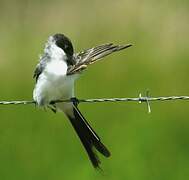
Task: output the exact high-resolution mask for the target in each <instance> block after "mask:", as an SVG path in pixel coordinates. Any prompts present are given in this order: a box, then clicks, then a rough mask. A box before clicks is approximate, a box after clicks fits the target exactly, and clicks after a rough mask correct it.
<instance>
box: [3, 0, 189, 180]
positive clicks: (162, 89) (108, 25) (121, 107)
mask: <svg viewBox="0 0 189 180" xmlns="http://www.w3.org/2000/svg"><path fill="white" fill-rule="evenodd" d="M188 19H189V1H186V0H183V1H178V0H172V1H171V0H167V1H165V0H164V1H163V0H160V1H150V0H143V1H139V0H134V1H132V0H119V1H115V0H114V1H113V0H109V1H99V0H94V1H87V0H83V1H68V0H62V1H61V0H54V1H50V0H47V1H45V0H40V1H37V0H34V1H24V0H20V1H18V0H17V1H16V0H12V1H5V0H0V22H1V26H0V100H30V99H32V91H33V87H34V84H35V81H34V80H33V79H32V76H33V71H34V69H35V66H36V64H37V62H38V59H39V54H41V53H42V51H43V47H44V43H45V41H46V39H47V37H48V36H49V35H52V34H54V33H57V32H60V33H64V34H66V35H67V36H68V37H70V38H71V39H72V42H73V44H74V48H75V51H80V50H82V49H84V48H90V47H93V46H95V45H98V44H103V43H107V42H114V43H118V44H125V43H126V44H127V43H132V44H133V47H131V48H129V49H127V50H125V51H121V52H119V53H116V54H113V55H111V56H108V57H106V58H105V59H104V60H103V61H101V62H98V63H96V64H94V65H92V66H90V67H89V68H88V70H87V71H86V72H84V73H83V75H82V76H81V78H80V79H79V80H78V81H77V84H76V95H77V97H78V98H103V97H137V96H138V95H139V93H142V94H143V95H145V92H146V90H148V89H149V90H150V95H151V96H172V95H189V83H188V77H189V71H188V69H189V39H188V34H189V23H188ZM151 108H152V113H151V114H148V113H147V107H146V104H145V103H144V104H139V103H134V102H119V103H93V104H87V103H85V104H84V103H83V104H80V109H81V111H82V112H83V114H84V116H85V117H86V118H87V119H88V120H89V122H90V124H91V125H92V126H93V127H94V129H95V130H96V132H97V133H98V134H99V136H100V137H101V138H102V141H103V142H104V143H105V144H106V145H107V146H108V148H109V149H110V151H111V153H112V156H111V157H110V158H109V159H106V158H104V157H102V156H100V158H101V160H102V168H103V170H104V173H100V172H98V171H95V170H94V169H93V167H92V166H91V164H90V162H89V160H88V157H87V155H86V153H85V151H84V149H83V147H82V145H81V143H80V141H79V139H78V138H77V136H76V134H75V132H74V131H73V128H72V127H71V125H70V123H69V122H68V121H67V119H66V117H65V116H64V115H63V114H61V113H58V114H54V113H52V112H51V111H43V110H42V109H37V108H35V107H34V106H33V105H17V106H16V105H9V106H3V105H1V106H0V179H2V180H26V179H27V180H62V179H66V180H75V179H77V180H78V179H81V180H94V179H98V180H105V179H108V180H125V179H126V180H127V179H128V180H186V179H188V178H189V138H188V137H189V118H188V117H189V116H188V113H189V110H188V108H189V103H188V101H169V102H153V103H151Z"/></svg>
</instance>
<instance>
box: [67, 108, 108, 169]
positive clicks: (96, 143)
mask: <svg viewBox="0 0 189 180" xmlns="http://www.w3.org/2000/svg"><path fill="white" fill-rule="evenodd" d="M73 112H74V117H71V116H68V118H69V120H70V122H71V124H72V126H73V127H74V129H75V131H76V132H77V135H78V136H79V138H80V140H81V142H82V144H83V146H84V147H85V149H86V151H87V154H88V156H89V158H90V160H91V162H92V164H93V166H94V167H95V168H99V164H100V160H99V158H98V156H97V154H96V152H95V148H96V150H98V151H99V152H100V153H101V154H103V155H104V156H105V157H109V156H110V152H109V150H108V149H107V148H106V147H105V146H104V145H103V144H102V142H101V141H100V138H99V137H98V135H97V134H96V133H95V131H94V130H93V129H92V128H91V126H90V125H89V123H88V122H87V121H86V119H85V118H84V117H83V115H82V114H81V112H80V111H79V109H78V108H77V107H76V106H75V105H73Z"/></svg>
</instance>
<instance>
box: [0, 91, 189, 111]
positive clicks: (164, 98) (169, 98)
mask: <svg viewBox="0 0 189 180" xmlns="http://www.w3.org/2000/svg"><path fill="white" fill-rule="evenodd" d="M76 100H77V103H100V102H131V101H135V102H139V103H142V102H145V103H146V104H147V108H148V113H150V112H151V107H150V101H175V100H189V96H161V97H149V92H148V91H147V92H146V96H142V95H141V94H139V97H134V98H94V99H76ZM72 101H73V100H72V99H65V100H56V101H53V103H61V102H65V103H66V102H72ZM11 104H12V105H21V104H23V105H27V104H36V102H35V101H32V100H31V101H27V100H16V101H0V105H11Z"/></svg>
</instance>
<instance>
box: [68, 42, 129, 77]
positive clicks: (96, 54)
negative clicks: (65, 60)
mask: <svg viewBox="0 0 189 180" xmlns="http://www.w3.org/2000/svg"><path fill="white" fill-rule="evenodd" d="M130 46H132V45H131V44H127V45H114V44H113V43H109V44H103V45H99V46H97V47H93V48H91V49H87V50H85V51H82V52H80V53H77V54H75V59H76V63H75V64H74V65H72V66H69V68H68V71H67V75H71V74H75V73H79V72H81V71H83V70H84V69H86V68H87V66H88V65H90V64H93V63H94V62H96V61H98V60H100V59H101V58H103V57H105V56H107V55H109V54H111V53H113V52H116V51H120V50H123V49H126V48H128V47H130Z"/></svg>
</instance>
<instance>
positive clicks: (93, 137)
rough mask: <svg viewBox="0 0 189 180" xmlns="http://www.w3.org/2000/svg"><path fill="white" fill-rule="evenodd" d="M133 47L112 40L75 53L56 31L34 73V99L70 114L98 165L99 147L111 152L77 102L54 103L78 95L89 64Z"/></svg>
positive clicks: (90, 156)
mask: <svg viewBox="0 0 189 180" xmlns="http://www.w3.org/2000/svg"><path fill="white" fill-rule="evenodd" d="M130 46H131V45H130V44H128V45H114V44H112V43H109V44H103V45H100V46H96V47H93V48H91V49H87V50H84V51H82V52H80V53H74V49H73V46H72V43H71V41H70V39H69V38H67V37H66V36H65V35H63V34H55V35H53V36H50V37H49V39H48V41H47V43H46V45H45V49H44V54H43V56H41V57H40V61H39V63H38V65H37V67H36V70H35V72H34V78H36V85H35V88H34V91H33V99H34V101H35V102H36V104H37V105H38V106H42V107H49V108H51V109H52V110H53V111H54V112H56V111H57V110H58V111H63V112H64V113H65V114H66V116H67V117H68V119H69V120H70V122H71V124H72V126H73V128H74V129H75V131H76V133H77V135H78V136H79V138H80V140H81V142H82V144H83V146H84V148H85V150H86V151H87V154H88V156H89V159H90V160H91V162H92V164H93V166H94V167H95V168H98V167H99V164H100V160H99V158H98V156H97V154H96V152H95V150H97V151H99V152H100V153H101V154H103V155H104V156H105V157H109V156H110V151H109V150H108V149H107V148H106V147H105V145H104V144H103V143H102V142H101V140H100V138H99V136H98V135H97V134H96V133H95V131H94V130H93V129H92V127H91V126H90V125H89V123H88V122H87V121H86V119H85V118H84V117H83V115H82V114H81V112H80V110H79V109H78V107H77V101H70V102H64V103H53V102H56V100H62V99H64V100H65V99H71V98H73V97H74V82H75V80H76V79H77V78H78V77H79V75H80V73H81V72H82V71H83V70H84V69H86V68H87V66H88V65H90V64H92V63H94V62H96V61H98V60H99V59H101V58H103V57H105V56H107V55H109V54H111V53H113V52H116V51H120V50H122V49H126V48H128V47H130ZM75 99H76V98H75ZM76 100H77V99H76Z"/></svg>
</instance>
